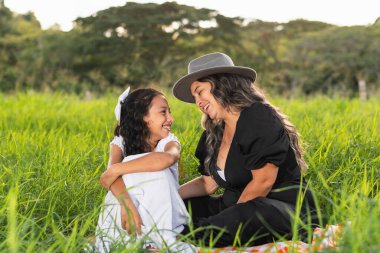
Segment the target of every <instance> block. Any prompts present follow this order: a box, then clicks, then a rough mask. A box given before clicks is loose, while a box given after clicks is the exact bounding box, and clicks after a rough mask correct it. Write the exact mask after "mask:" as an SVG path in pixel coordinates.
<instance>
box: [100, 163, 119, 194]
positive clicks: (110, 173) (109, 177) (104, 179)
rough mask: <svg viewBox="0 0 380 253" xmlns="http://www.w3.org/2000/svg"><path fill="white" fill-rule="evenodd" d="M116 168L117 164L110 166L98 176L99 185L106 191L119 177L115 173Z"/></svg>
mask: <svg viewBox="0 0 380 253" xmlns="http://www.w3.org/2000/svg"><path fill="white" fill-rule="evenodd" d="M117 166H118V163H116V164H113V165H111V166H110V167H109V168H108V170H106V171H105V172H103V174H102V175H101V176H100V180H99V181H100V184H101V185H102V186H103V187H104V188H106V189H107V190H108V189H109V188H110V187H111V185H112V184H113V182H115V180H116V179H117V178H118V177H119V176H120V174H119V173H118V172H117Z"/></svg>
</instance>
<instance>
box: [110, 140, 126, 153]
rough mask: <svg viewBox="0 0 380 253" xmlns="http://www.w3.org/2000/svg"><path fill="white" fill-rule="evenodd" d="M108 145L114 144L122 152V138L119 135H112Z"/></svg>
mask: <svg viewBox="0 0 380 253" xmlns="http://www.w3.org/2000/svg"><path fill="white" fill-rule="evenodd" d="M110 145H116V146H117V147H119V148H120V149H121V151H122V153H123V154H124V139H123V137H121V136H114V137H113V140H112V141H111V143H110Z"/></svg>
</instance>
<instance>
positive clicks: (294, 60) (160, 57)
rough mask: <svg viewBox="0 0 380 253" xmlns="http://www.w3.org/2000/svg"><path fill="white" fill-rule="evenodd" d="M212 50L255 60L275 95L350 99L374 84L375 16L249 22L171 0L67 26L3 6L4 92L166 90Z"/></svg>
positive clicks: (378, 38) (0, 65) (378, 66)
mask: <svg viewBox="0 0 380 253" xmlns="http://www.w3.org/2000/svg"><path fill="white" fill-rule="evenodd" d="M213 51H221V52H225V53H227V54H229V55H230V56H231V57H232V58H233V59H235V64H237V65H246V66H252V67H254V68H255V69H256V71H257V72H258V80H257V82H258V83H260V85H261V87H265V88H266V89H267V90H270V91H273V92H276V93H281V94H285V95H294V94H315V93H323V94H329V95H339V96H340V95H343V96H348V97H352V96H356V95H357V93H358V84H359V83H361V84H362V85H363V84H364V86H366V87H367V89H368V91H369V92H371V93H373V92H379V90H380V19H378V20H376V21H375V22H374V24H372V25H369V26H351V27H339V26H334V25H331V24H327V23H322V22H316V21H307V20H294V21H290V22H288V23H278V22H264V21H260V20H253V21H247V20H244V19H242V18H239V17H236V18H229V17H225V16H223V15H220V14H219V13H218V12H216V11H214V10H210V9H196V8H194V7H190V6H186V5H179V4H177V3H175V2H167V3H163V4H161V5H159V4H153V3H149V4H138V3H132V2H128V3H127V4H126V5H124V6H122V7H112V8H109V9H106V10H103V11H99V12H98V13H96V14H95V15H93V16H90V17H85V18H78V19H77V20H76V21H75V25H74V28H73V29H72V30H71V31H69V32H63V31H60V30H59V27H52V28H50V29H48V30H41V27H40V24H39V22H38V21H37V19H36V17H35V16H34V14H33V13H28V14H23V15H20V14H15V13H12V12H11V11H10V10H9V9H8V8H6V7H5V6H4V4H1V6H0V91H2V92H9V91H20V90H24V89H33V90H41V91H46V90H48V91H56V90H60V91H66V92H75V93H82V92H83V91H93V92H104V91H107V90H110V89H111V90H112V89H119V88H120V87H125V86H126V85H131V86H132V87H137V86H146V85H155V86H160V87H163V88H166V87H171V86H172V84H173V82H174V81H175V80H176V79H177V78H178V77H180V76H181V75H182V74H184V73H185V72H186V66H187V63H188V61H189V60H190V59H192V58H193V57H194V56H198V55H201V54H204V53H209V52H213Z"/></svg>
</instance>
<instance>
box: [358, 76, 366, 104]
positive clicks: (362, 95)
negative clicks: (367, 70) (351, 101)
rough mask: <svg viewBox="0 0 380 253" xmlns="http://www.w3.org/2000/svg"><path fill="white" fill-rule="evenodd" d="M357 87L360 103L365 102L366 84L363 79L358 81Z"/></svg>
mask: <svg viewBox="0 0 380 253" xmlns="http://www.w3.org/2000/svg"><path fill="white" fill-rule="evenodd" d="M358 85H359V97H360V100H361V101H366V100H367V84H366V81H365V80H364V79H359V81H358Z"/></svg>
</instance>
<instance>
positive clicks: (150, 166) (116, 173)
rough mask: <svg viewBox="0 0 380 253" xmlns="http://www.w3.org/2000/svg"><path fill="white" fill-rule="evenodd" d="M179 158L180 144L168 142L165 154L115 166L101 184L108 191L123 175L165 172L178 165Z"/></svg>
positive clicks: (102, 179)
mask: <svg viewBox="0 0 380 253" xmlns="http://www.w3.org/2000/svg"><path fill="white" fill-rule="evenodd" d="M179 156H180V145H179V143H178V142H175V141H171V142H168V143H167V144H166V145H165V149H164V152H152V153H149V154H147V155H145V156H142V157H139V158H137V159H134V160H132V161H128V162H123V163H116V164H113V165H112V166H111V167H110V168H109V169H108V170H107V171H106V172H104V173H103V174H102V176H101V177H100V183H101V184H102V186H103V187H104V188H107V189H108V188H109V187H110V186H111V185H112V184H113V182H114V181H115V180H116V179H117V178H118V177H120V176H121V175H124V174H129V173H137V172H153V171H159V170H163V169H166V168H168V167H169V166H171V165H172V164H174V163H176V162H177V161H178V159H179Z"/></svg>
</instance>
